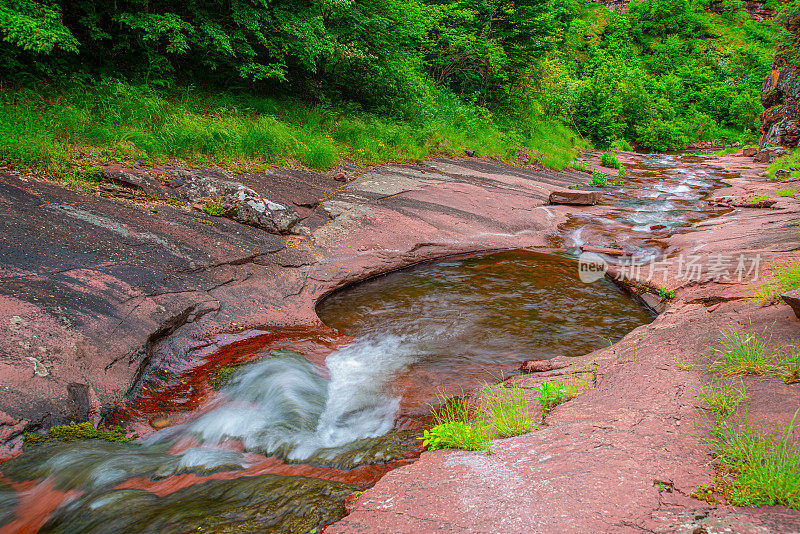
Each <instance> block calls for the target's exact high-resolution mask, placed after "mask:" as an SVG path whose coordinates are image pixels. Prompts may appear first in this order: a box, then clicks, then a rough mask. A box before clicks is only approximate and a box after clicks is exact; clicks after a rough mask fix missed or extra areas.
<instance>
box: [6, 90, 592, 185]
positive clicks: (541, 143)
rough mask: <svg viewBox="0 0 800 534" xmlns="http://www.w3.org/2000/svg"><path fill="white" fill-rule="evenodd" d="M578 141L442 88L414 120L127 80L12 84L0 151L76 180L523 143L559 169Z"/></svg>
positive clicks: (550, 125)
mask: <svg viewBox="0 0 800 534" xmlns="http://www.w3.org/2000/svg"><path fill="white" fill-rule="evenodd" d="M578 144H579V142H578V141H577V140H576V139H575V137H574V134H573V133H572V132H571V131H570V130H569V129H568V128H566V127H564V126H563V125H561V124H557V123H554V122H552V121H549V120H546V119H544V118H542V119H541V120H538V121H532V122H531V123H530V124H525V125H520V124H502V125H501V124H499V123H498V122H497V121H496V120H495V119H494V118H493V117H492V116H491V114H489V113H488V112H486V111H481V110H480V109H478V108H475V107H471V106H468V105H466V104H462V103H460V102H459V101H457V100H456V99H455V98H450V97H446V96H440V97H435V98H434V97H432V98H431V99H430V101H429V102H428V103H426V104H424V105H423V106H422V108H421V109H420V110H419V113H418V114H417V116H416V117H414V118H413V119H410V120H399V119H392V118H388V117H383V116H377V115H373V114H370V113H365V112H358V111H355V110H349V111H348V110H343V109H340V110H337V109H334V108H333V107H331V106H323V105H310V104H306V103H304V102H301V101H297V100H290V99H281V100H278V99H272V98H263V97H255V96H249V95H243V94H233V93H214V94H208V93H203V92H199V91H195V90H191V89H186V90H182V91H172V92H158V91H155V90H153V89H149V88H146V87H141V86H135V85H129V84H123V83H113V84H106V85H100V86H96V87H93V88H89V89H83V90H76V89H73V90H64V89H56V88H52V87H47V86H42V87H40V88H39V89H37V90H22V89H21V90H6V91H5V92H4V94H3V96H2V99H0V160H3V161H5V162H6V163H8V164H11V165H14V166H17V167H21V168H27V169H32V170H35V171H41V172H47V173H49V174H51V175H54V176H57V177H60V178H62V179H66V178H68V177H70V176H72V177H73V178H74V179H77V180H78V181H81V177H82V176H83V175H84V174H86V170H85V169H89V168H98V166H101V165H103V164H105V163H108V162H113V161H121V162H129V161H142V162H144V163H148V164H158V163H162V164H175V163H182V164H187V165H216V166H220V167H226V168H230V169H232V170H238V171H258V170H263V169H266V168H269V167H274V166H285V165H291V164H300V165H304V166H306V167H310V168H312V169H320V170H321V169H329V168H331V167H332V166H334V165H336V164H337V163H339V162H340V161H342V160H344V159H347V160H351V161H354V162H356V163H360V164H377V163H383V162H387V161H397V162H413V161H419V160H421V159H423V158H425V157H427V156H432V155H442V156H462V155H463V150H464V148H471V149H473V150H475V154H476V155H477V156H483V157H494V158H497V159H500V160H503V161H507V162H514V161H515V159H516V151H517V150H520V149H521V150H524V151H526V152H528V153H529V154H531V155H532V156H533V157H534V159H538V160H539V161H540V162H541V163H542V165H544V166H545V167H550V168H555V169H561V168H564V167H566V166H567V165H569V163H570V162H571V161H572V160H573V159H574V157H575V154H576V149H575V147H576V146H577V145H578Z"/></svg>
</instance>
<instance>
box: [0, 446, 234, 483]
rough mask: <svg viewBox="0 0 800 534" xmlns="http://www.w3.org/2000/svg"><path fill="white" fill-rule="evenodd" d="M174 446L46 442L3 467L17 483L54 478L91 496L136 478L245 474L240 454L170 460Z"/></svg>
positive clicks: (198, 453) (195, 452) (192, 452)
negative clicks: (96, 491)
mask: <svg viewBox="0 0 800 534" xmlns="http://www.w3.org/2000/svg"><path fill="white" fill-rule="evenodd" d="M170 445H171V444H170V443H167V442H163V443H157V444H154V445H148V446H144V445H142V444H141V443H137V442H133V443H123V442H118V441H102V440H97V439H87V440H83V441H74V442H69V443H60V442H46V443H42V444H35V445H26V446H25V450H24V451H23V453H22V454H21V455H20V456H17V457H16V458H13V459H11V460H8V461H6V462H4V463H3V464H1V465H0V468H1V469H0V470H1V471H2V473H3V475H5V476H7V477H8V478H10V479H11V480H16V481H23V480H35V479H45V478H48V477H51V479H52V480H53V481H54V482H55V484H56V487H57V488H59V489H62V490H70V489H78V490H82V491H87V490H89V491H91V490H96V489H100V488H109V487H113V486H115V485H117V484H119V483H121V482H123V481H125V480H128V479H130V478H136V477H142V478H149V479H152V480H160V479H165V478H169V477H171V476H174V475H179V474H183V473H194V474H197V475H201V476H207V475H210V474H212V473H216V472H222V471H236V470H240V469H242V463H243V459H242V457H241V455H240V454H239V453H237V452H234V451H229V450H222V449H203V450H199V449H187V450H185V451H183V452H181V453H180V454H167V451H168V450H169V448H170Z"/></svg>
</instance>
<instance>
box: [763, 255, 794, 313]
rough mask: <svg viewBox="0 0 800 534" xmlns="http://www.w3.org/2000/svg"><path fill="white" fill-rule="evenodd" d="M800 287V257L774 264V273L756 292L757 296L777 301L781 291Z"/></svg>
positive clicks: (765, 299) (769, 300) (768, 300)
mask: <svg viewBox="0 0 800 534" xmlns="http://www.w3.org/2000/svg"><path fill="white" fill-rule="evenodd" d="M798 288H800V257H797V258H793V259H791V260H789V261H787V262H785V263H778V264H775V265H773V266H772V275H771V276H770V277H769V279H768V280H767V281H766V282H765V283H764V284H763V285H762V286H761V287H760V288H759V289H758V291H757V292H756V296H757V298H760V299H761V300H764V301H766V302H774V301H776V300H777V299H778V298H779V297H780V295H781V293H785V292H787V291H791V290H793V289H798Z"/></svg>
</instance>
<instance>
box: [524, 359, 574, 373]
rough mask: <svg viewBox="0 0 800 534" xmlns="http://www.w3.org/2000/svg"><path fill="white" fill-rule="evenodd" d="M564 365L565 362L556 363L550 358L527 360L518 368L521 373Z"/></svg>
mask: <svg viewBox="0 0 800 534" xmlns="http://www.w3.org/2000/svg"><path fill="white" fill-rule="evenodd" d="M566 366H567V364H566V363H556V362H554V361H552V360H527V361H524V362H522V365H520V366H519V369H518V370H519V371H521V372H522V373H523V374H530V373H543V372H545V371H553V370H555V369H563V368H564V367H566Z"/></svg>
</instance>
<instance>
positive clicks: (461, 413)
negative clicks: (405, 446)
mask: <svg viewBox="0 0 800 534" xmlns="http://www.w3.org/2000/svg"><path fill="white" fill-rule="evenodd" d="M441 401H442V402H441V404H440V405H439V406H438V407H432V411H431V413H432V415H433V419H434V421H435V422H436V424H435V425H434V426H433V427H432V428H431V429H430V430H426V431H424V433H423V436H422V445H423V446H424V447H427V448H428V449H429V450H432V451H433V450H437V449H448V448H455V449H465V450H468V451H484V452H486V453H487V454H491V452H492V450H491V447H490V446H489V441H490V437H489V432H488V429H487V425H486V422H485V420H484V419H483V418H481V417H476V416H475V415H476V410H475V408H476V407H475V403H474V401H473V400H472V399H470V398H468V397H465V396H461V397H454V398H451V399H444V398H443V399H441Z"/></svg>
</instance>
